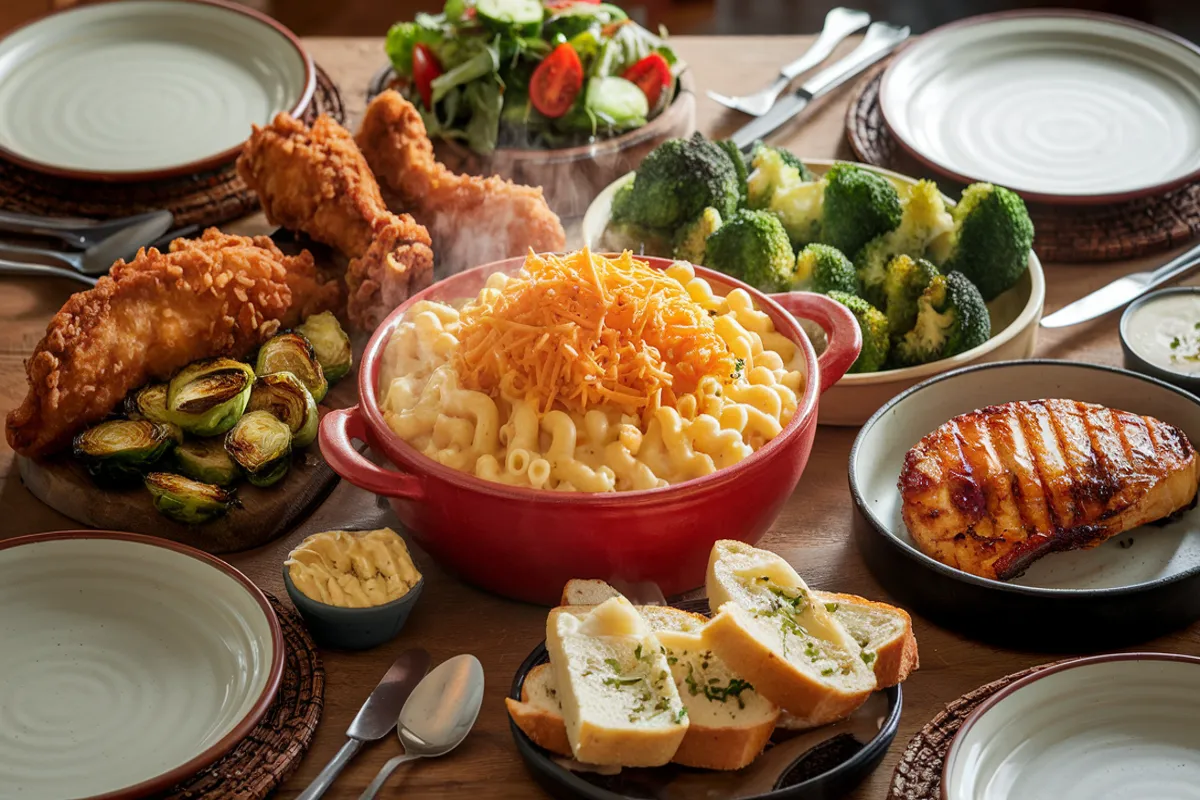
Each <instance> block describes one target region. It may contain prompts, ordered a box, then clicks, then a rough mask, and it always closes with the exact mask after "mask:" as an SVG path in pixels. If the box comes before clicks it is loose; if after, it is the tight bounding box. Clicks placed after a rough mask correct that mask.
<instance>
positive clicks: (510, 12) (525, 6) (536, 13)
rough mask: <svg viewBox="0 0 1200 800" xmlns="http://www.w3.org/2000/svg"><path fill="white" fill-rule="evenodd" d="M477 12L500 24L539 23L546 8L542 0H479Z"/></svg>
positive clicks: (484, 17) (476, 7) (480, 15)
mask: <svg viewBox="0 0 1200 800" xmlns="http://www.w3.org/2000/svg"><path fill="white" fill-rule="evenodd" d="M475 13H476V14H477V15H479V17H481V18H482V19H484V20H487V21H489V22H494V23H497V24H500V25H537V24H538V23H540V22H541V21H542V17H543V15H544V14H545V13H546V9H545V6H543V5H542V0H478V2H477V3H475Z"/></svg>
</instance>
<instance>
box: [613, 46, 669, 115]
mask: <svg viewBox="0 0 1200 800" xmlns="http://www.w3.org/2000/svg"><path fill="white" fill-rule="evenodd" d="M621 77H622V78H624V79H625V80H627V81H630V82H632V83H636V84H637V87H638V88H639V89H641V90H642V94H644V95H646V101H647V102H649V103H650V108H652V109H653V108H654V107H655V106H657V105H658V98H660V97H662V93H663V89H666V88H667V87H668V86H670V85H671V66H670V65H669V64H667V60H666V59H665V58H663V57H662V56H661V55H660V54H658V53H651V54H650V55H648V56H646V57H645V58H643V59H642V60H641V61H639V62H637V63H636V64H634V65H633V66H631V67H630V68H629V69H627V70H625V73H624V74H623V75H621Z"/></svg>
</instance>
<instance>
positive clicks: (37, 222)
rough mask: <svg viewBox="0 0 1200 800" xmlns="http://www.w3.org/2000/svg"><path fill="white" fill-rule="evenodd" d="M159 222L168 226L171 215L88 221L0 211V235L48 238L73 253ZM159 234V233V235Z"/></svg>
mask: <svg viewBox="0 0 1200 800" xmlns="http://www.w3.org/2000/svg"><path fill="white" fill-rule="evenodd" d="M162 219H165V220H166V222H167V224H168V225H169V224H170V222H171V212H170V211H165V210H163V209H158V210H155V211H146V212H144V213H141V214H134V215H132V216H129V217H121V218H120V219H109V220H90V219H77V218H70V217H39V216H36V215H33V214H18V213H14V212H11V211H0V231H8V232H10V233H19V234H22V235H25V236H49V237H52V238H54V239H59V240H61V241H62V242H63V243H65V244H67V245H69V246H71V247H74V248H75V249H77V250H86V249H88V248H89V247H92V246H93V245H96V244H99V243H100V242H102V241H104V240H105V239H107V238H108V237H109V236H112V235H113V234H114V233H117V232H118V231H120V230H123V229H125V228H128V227H130V226H132V225H137V224H139V223H143V222H147V221H149V220H162ZM163 230H164V231H165V230H166V228H165V227H164V228H163ZM161 232H162V231H159V233H161ZM156 235H157V234H156Z"/></svg>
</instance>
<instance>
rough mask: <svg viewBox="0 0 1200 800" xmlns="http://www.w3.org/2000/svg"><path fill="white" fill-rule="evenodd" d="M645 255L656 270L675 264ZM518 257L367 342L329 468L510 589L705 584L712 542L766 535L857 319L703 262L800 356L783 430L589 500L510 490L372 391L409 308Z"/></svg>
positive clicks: (546, 596) (496, 587) (437, 288)
mask: <svg viewBox="0 0 1200 800" xmlns="http://www.w3.org/2000/svg"><path fill="white" fill-rule="evenodd" d="M644 260H645V261H648V262H649V263H650V265H651V266H653V267H656V268H658V269H663V268H666V267H667V266H669V265H670V264H671V261H670V260H669V259H663V258H646V259H644ZM523 263H524V258H513V259H508V260H506V261H499V262H496V263H494V264H487V265H485V266H482V267H477V268H475V269H472V270H468V271H467V272H463V273H460V274H458V275H455V276H454V277H452V278H449V279H447V280H444V281H442V282H440V283H438V284H436V285H434V286H431V287H430V288H428V289H426V290H425V291H423V292H421V293H419V294H417V295H415V296H414V297H412V298H410V299H409V300H408V302H406V303H404V305H402V306H400V307H399V308H397V309H396V310H395V311H394V312H393V313H392V314H391V316H389V317H388V318H387V319H386V320H385V321H384V323H383V324H382V325H380V326H379V329H378V330H376V331H375V334H374V335H373V336H372V337H371V341H370V342H369V343H368V344H367V349H366V352H365V353H364V355H363V359H362V364H361V367H360V369H359V376H358V391H359V404H358V405H357V406H354V407H353V408H347V409H341V410H336V411H331V412H330V413H328V414H326V415H325V418H324V419H323V420H322V421H321V436H320V441H321V453H322V454H323V455H324V456H325V460H326V461H327V462H328V463H329V466H330V467H332V468H333V470H334V472H336V473H337V474H339V475H341V476H342V477H343V478H345V479H346V480H348V481H350V482H351V483H353V484H354V485H356V486H360V487H362V488H364V489H367V490H368V491H371V492H375V493H376V494H379V495H383V496H384V497H387V498H388V499H389V500H390V502H391V505H392V508H393V509H395V512H396V515H397V516H398V517H399V518H400V521H401V522H403V523H404V525H405V526H406V527H407V528H408V529H409V530H410V531H411V532H412V535H413V538H414V539H415V540H416V542H417V544H419V545H420V546H421V547H422V548H424V549H425V550H426V551H427V552H428V553H429V554H430V555H431V556H433V557H434V558H435V559H436V560H437V561H438V562H439V563H440V564H441V565H443V566H444V567H446V568H447V569H449V570H451V571H453V572H456V573H458V575H460V576H461V577H462V578H463V579H464V580H466V581H468V582H470V583H473V584H475V585H477V586H480V587H482V588H484V589H488V590H490V591H493V592H495V593H497V594H500V595H503V596H505V597H511V598H515V599H518V600H526V601H530V602H534V603H542V604H546V605H556V604H557V603H558V599H559V596H560V594H561V592H562V588H563V584H564V583H566V582H567V581H568V580H570V579H571V578H602V579H609V580H612V579H617V580H624V581H629V582H639V581H653V582H655V583H657V584H658V585H659V586H660V587H661V588H662V590H663V592H664V593H665V594H666V595H673V594H678V593H680V592H684V591H687V590H689V589H692V588H695V587H696V586H699V585H701V584H702V583H703V582H704V573H705V569H706V567H707V565H708V554H709V551H710V550H711V549H712V545H713V542H715V541H717V540H718V539H740V540H742V541H745V542H750V543H753V542H756V541H758V540H759V539H760V538H762V535H763V534H764V533H766V531H767V529H768V528H769V527H770V525H771V523H772V522H773V521H774V519H775V517H776V515H778V513H779V510H780V508H781V507H782V506H783V504H784V502H785V501H786V500H787V498H788V496H789V495H791V493H792V490H793V489H795V488H796V483H797V482H798V481H799V480H800V474H801V473H802V472H803V471H804V466H805V464H806V463H807V462H808V454H809V451H810V450H811V449H812V441H813V435H814V434H815V433H816V429H817V400H818V398H819V396H820V394H821V393H822V392H823V391H825V390H826V389H828V388H829V387H830V386H832V385H833V384H834V383H836V382H837V380H838V379H839V378H841V377H842V375H843V374H844V373H845V372H846V370H847V369H849V368H850V365H851V364H853V363H854V359H855V358H857V357H858V351H859V349H860V347H861V344H862V339H861V334H860V332H859V329H858V324H857V323H856V322H855V320H854V317H853V316H852V315H851V314H850V312H849V311H848V310H846V308H845V307H844V306H842V305H841V304H839V303H837V302H835V301H833V300H830V299H829V298H828V297H825V296H823V295H818V294H812V293H808V292H791V293H788V294H778V295H770V296H768V295H765V294H763V293H761V292H758V291H756V290H754V289H751V288H750V287H749V286H746V285H745V284H743V283H741V282H739V281H736V280H733V279H732V278H729V277H728V276H726V275H722V274H721V273H718V272H713V271H712V270H707V269H703V268H700V267H697V268H696V274H697V275H699V276H700V277H702V278H704V279H705V280H707V281H709V283H711V284H712V286H713V288H714V290H715V291H717V292H718V293H720V292H721V290H722V289H724V290H725V291H728V290H730V289H735V288H742V289H745V290H746V291H748V292H749V293H750V296H751V297H753V298H754V302H755V304H756V305H757V306H758V307H759V308H760V309H762V310H763V311H765V312H766V313H767V314H768V315H769V316H770V317H771V320H772V322H773V323H774V324H775V328H776V330H778V331H779V332H780V333H782V334H783V335H785V336H787V337H788V338H789V339H791V340H792V341H794V342H796V343H798V344H799V346H800V348H801V350H802V351H803V354H804V363H805V368H804V371H805V375H806V379H805V389H804V394H803V396H802V397H801V398H800V399H799V406H798V409H797V412H796V414H795V416H793V417H792V419H791V421H790V422H789V423H788V424H787V426H786V427H785V428H784V429H783V431H782V433H780V434H779V435H778V436H776V437H775V438H774V439H772V440H771V441H770V442H768V443H767V444H766V445H764V446H763V447H761V448H760V449H759V450H758V451H757V452H755V453H754V454H753V455H751V456H750V457H748V458H746V459H745V460H743V461H741V462H739V463H737V464H735V465H733V466H731V467H727V468H725V469H721V470H718V471H716V472H714V473H713V474H711V475H706V476H705V477H703V478H697V479H695V480H691V481H686V482H684V483H680V484H676V485H673V486H667V487H665V488H662V489H650V490H646V491H636V492H618V493H609V494H585V493H573V492H572V493H560V492H548V491H538V490H534V489H527V488H515V487H511V486H506V485H504V484H500V483H494V482H490V481H485V480H483V479H481V478H477V477H475V476H474V475H469V474H467V473H464V472H459V471H457V470H454V469H451V468H449V467H446V466H443V465H442V464H439V463H437V462H436V461H434V460H433V459H431V458H428V457H427V456H425V455H423V454H421V453H420V452H418V451H417V450H415V449H414V448H412V447H411V446H410V445H409V444H408V443H407V442H405V441H404V440H402V439H401V438H400V437H398V436H397V435H396V434H395V433H393V432H392V430H391V429H390V428H389V427H388V426H387V423H386V422H385V421H384V418H383V413H382V411H381V410H380V407H379V404H378V401H377V393H378V392H377V390H378V383H379V372H380V366H381V359H382V358H383V353H384V350H385V348H386V346H387V342H388V339H389V338H390V337H391V334H392V330H393V328H395V326H396V324H397V322H398V321H399V320H400V317H401V315H403V314H404V312H405V311H406V310H407V309H408V308H409V306H411V305H412V304H413V303H416V302H418V301H420V300H459V299H463V298H469V297H474V296H475V295H476V294H477V293H478V292H479V290H480V289H481V288H482V287H483V285H484V282H485V281H486V279H487V276H489V275H491V274H492V273H493V272H497V271H505V272H515V271H516V270H518V269H520V267H521V265H522V264H523ZM789 312H791V313H789ZM792 314H795V315H797V316H800V317H805V318H807V319H811V320H813V321H814V322H816V323H817V324H819V325H820V326H821V327H822V328H823V329H824V330H825V332H826V335H827V336H828V338H829V345H828V347H827V348H826V349H825V352H823V353H822V354H821V357H820V358H818V357H817V354H816V352H815V351H814V350H813V346H812V344H811V343H810V342H809V340H808V337H807V336H806V335H805V334H804V332H803V331H802V330H801V328H800V326H799V324H798V323H797V321H796V319H795V317H793V316H792ZM355 439H357V440H360V441H363V442H366V443H367V444H368V445H370V447H371V449H372V450H374V451H375V452H376V453H379V454H381V455H383V456H385V457H386V458H387V460H388V461H390V462H391V463H392V464H394V465H395V466H396V469H395V470H391V469H385V468H384V467H381V466H378V465H376V464H373V463H372V462H370V461H369V460H367V459H366V458H365V457H363V455H362V454H360V453H359V452H358V451H357V450H356V449H355V448H354V446H353V444H352V441H353V440H355Z"/></svg>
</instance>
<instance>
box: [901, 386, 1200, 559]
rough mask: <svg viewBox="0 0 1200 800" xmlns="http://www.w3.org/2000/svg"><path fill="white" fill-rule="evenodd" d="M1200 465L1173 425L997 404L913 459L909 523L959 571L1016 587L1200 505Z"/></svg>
mask: <svg viewBox="0 0 1200 800" xmlns="http://www.w3.org/2000/svg"><path fill="white" fill-rule="evenodd" d="M1198 485H1200V461H1198V460H1197V458H1196V451H1195V449H1194V448H1193V447H1192V443H1191V442H1190V441H1188V438H1187V436H1185V435H1184V433H1183V432H1182V431H1181V430H1179V429H1178V428H1176V427H1174V426H1173V425H1168V424H1167V423H1165V422H1162V421H1160V420H1157V419H1154V418H1153V417H1142V416H1138V415H1137V414H1131V413H1129V412H1128V411H1116V410H1114V409H1111V408H1105V407H1104V406H1097V405H1091V404H1089V403H1079V402H1076V401H1074V400H1034V401H1030V402H1015V403H1005V404H1004V405H999V406H988V407H987V408H981V409H979V410H978V411H972V412H971V413H969V414H963V415H962V416H959V417H955V418H954V419H952V420H950V421H949V422H947V423H946V424H945V425H942V426H941V427H940V428H938V429H937V430H935V431H934V432H933V433H931V434H929V435H928V436H926V437H925V438H924V439H922V440H921V441H920V442H919V443H918V444H917V446H916V447H914V448H913V449H912V450H909V451H908V454H907V455H906V456H905V459H904V468H903V469H902V470H901V471H900V480H899V488H900V495H901V497H902V499H903V514H904V523H905V524H906V525H907V526H908V531H909V533H910V534H911V535H912V538H913V540H914V541H916V543H917V545H918V546H919V547H920V548H921V549H922V550H923V551H924V552H925V553H926V554H927V555H929V556H931V557H932V558H936V559H937V560H938V561H941V562H942V563H944V564H947V565H949V566H951V567H955V568H957V569H961V570H963V571H965V572H970V573H972V574H974V575H979V576H981V577H984V578H995V579H998V580H1007V579H1009V578H1014V577H1016V576H1018V575H1020V574H1021V573H1022V572H1023V571H1024V570H1025V569H1026V567H1028V566H1029V564H1030V563H1032V562H1033V561H1034V560H1036V559H1038V558H1041V557H1042V556H1044V555H1046V554H1048V553H1053V552H1058V551H1061V550H1075V549H1080V548H1088V547H1095V546H1096V545H1098V544H1100V543H1101V542H1103V541H1105V540H1106V539H1108V538H1109V537H1112V536H1116V535H1117V534H1119V533H1122V532H1123V531H1127V530H1130V529H1132V528H1136V527H1138V526H1139V525H1144V524H1146V523H1147V522H1152V521H1154V520H1158V519H1162V518H1163V517H1166V516H1169V515H1170V514H1172V513H1174V512H1175V511H1178V510H1179V509H1181V508H1184V507H1186V506H1189V505H1191V504H1193V503H1194V502H1195V497H1196V489H1197V486H1198Z"/></svg>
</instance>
